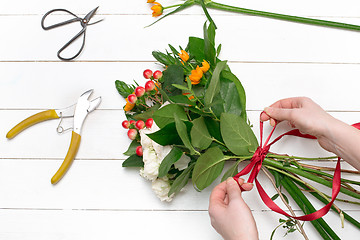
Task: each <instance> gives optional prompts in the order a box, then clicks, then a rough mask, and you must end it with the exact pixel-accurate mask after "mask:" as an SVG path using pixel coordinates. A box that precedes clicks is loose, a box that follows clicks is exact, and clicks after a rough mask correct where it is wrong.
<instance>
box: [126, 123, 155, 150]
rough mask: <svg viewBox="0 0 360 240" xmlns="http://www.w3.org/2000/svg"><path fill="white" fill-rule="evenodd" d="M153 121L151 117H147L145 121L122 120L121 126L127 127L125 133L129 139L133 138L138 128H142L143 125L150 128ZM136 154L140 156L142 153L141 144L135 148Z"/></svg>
mask: <svg viewBox="0 0 360 240" xmlns="http://www.w3.org/2000/svg"><path fill="white" fill-rule="evenodd" d="M153 123H154V120H153V119H152V118H149V119H147V120H146V121H145V122H144V121H143V120H138V121H135V120H130V121H128V120H124V121H123V122H122V126H123V128H125V129H129V130H128V132H127V135H128V137H129V138H130V139H131V140H135V139H136V137H137V135H138V130H140V129H143V128H144V127H146V128H149V129H150V128H151V126H152V125H153ZM136 154H137V155H138V156H142V154H143V151H142V147H141V146H138V147H137V148H136Z"/></svg>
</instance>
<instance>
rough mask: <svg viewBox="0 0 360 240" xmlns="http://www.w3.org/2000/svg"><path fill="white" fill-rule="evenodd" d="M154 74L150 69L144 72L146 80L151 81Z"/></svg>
mask: <svg viewBox="0 0 360 240" xmlns="http://www.w3.org/2000/svg"><path fill="white" fill-rule="evenodd" d="M152 74H153V72H152V71H151V70H150V69H146V70H145V71H144V72H143V76H144V78H146V79H150V78H151V76H152Z"/></svg>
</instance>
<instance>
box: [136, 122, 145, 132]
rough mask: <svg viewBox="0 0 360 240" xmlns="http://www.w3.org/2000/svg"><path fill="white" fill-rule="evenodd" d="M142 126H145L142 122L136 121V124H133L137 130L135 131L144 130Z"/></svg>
mask: <svg viewBox="0 0 360 240" xmlns="http://www.w3.org/2000/svg"><path fill="white" fill-rule="evenodd" d="M144 126H145V123H144V121H143V120H138V121H136V123H135V127H136V128H137V129H139V130H140V129H143V128H144Z"/></svg>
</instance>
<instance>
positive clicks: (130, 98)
mask: <svg viewBox="0 0 360 240" xmlns="http://www.w3.org/2000/svg"><path fill="white" fill-rule="evenodd" d="M127 99H128V101H129V103H131V104H135V103H136V101H137V97H136V95H135V94H130V95H129V96H128V97H127Z"/></svg>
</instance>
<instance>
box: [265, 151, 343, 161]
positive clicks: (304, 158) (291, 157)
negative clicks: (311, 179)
mask: <svg viewBox="0 0 360 240" xmlns="http://www.w3.org/2000/svg"><path fill="white" fill-rule="evenodd" d="M267 157H270V158H277V159H301V160H310V161H312V160H314V161H316V160H330V159H337V158H338V157H337V156H331V157H319V158H307V157H298V156H289V155H279V154H275V153H269V154H268V155H267Z"/></svg>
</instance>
